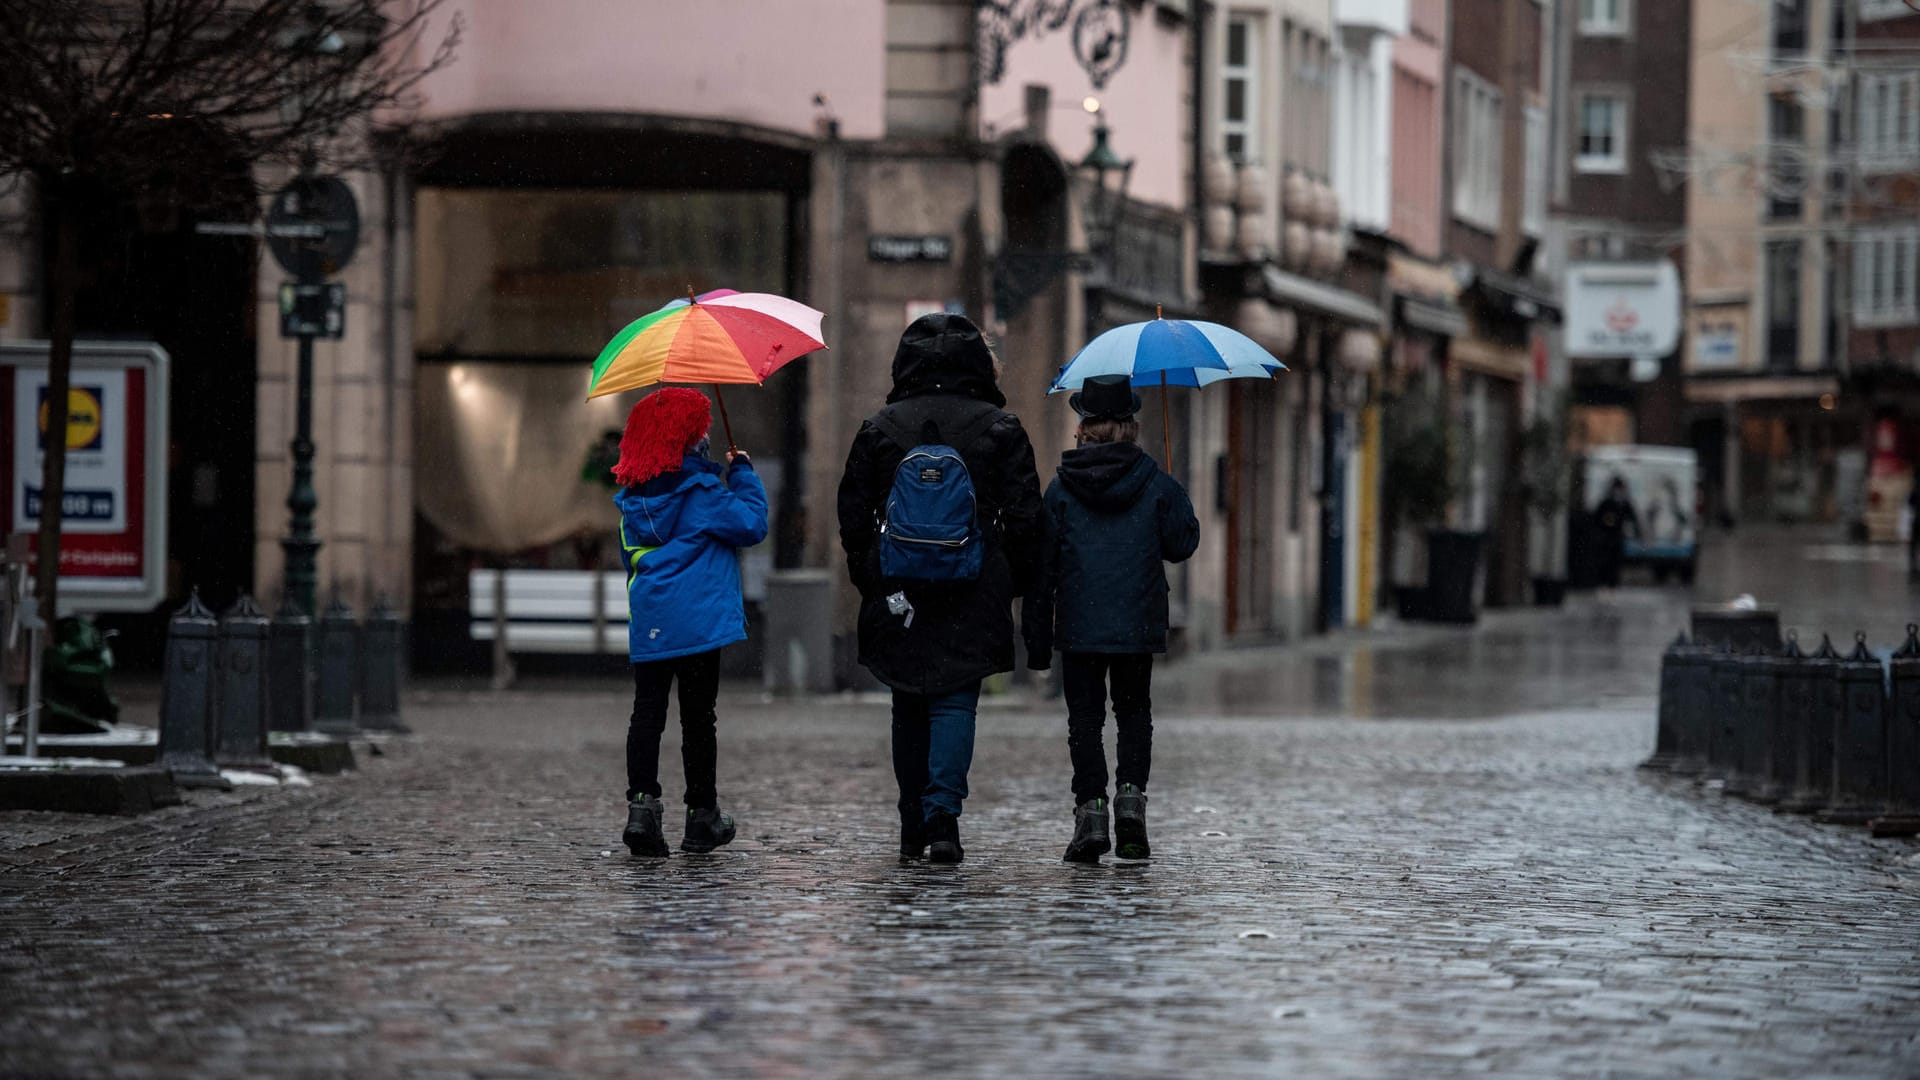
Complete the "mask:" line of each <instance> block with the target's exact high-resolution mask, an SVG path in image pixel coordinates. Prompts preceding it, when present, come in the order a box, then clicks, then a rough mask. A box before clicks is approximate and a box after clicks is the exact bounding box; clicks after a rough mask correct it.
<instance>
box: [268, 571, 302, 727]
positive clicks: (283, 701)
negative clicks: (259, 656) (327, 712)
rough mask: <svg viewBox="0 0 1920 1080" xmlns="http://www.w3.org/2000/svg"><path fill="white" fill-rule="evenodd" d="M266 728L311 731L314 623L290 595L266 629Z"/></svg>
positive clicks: (282, 602)
mask: <svg viewBox="0 0 1920 1080" xmlns="http://www.w3.org/2000/svg"><path fill="white" fill-rule="evenodd" d="M267 708H268V722H267V727H268V728H269V729H270V730H273V731H307V730H309V729H311V728H312V727H313V620H312V619H309V618H307V613H306V612H304V611H301V610H300V605H299V604H296V603H295V602H294V600H293V597H292V596H291V595H288V596H283V597H281V598H280V610H279V611H276V612H274V613H273V625H272V626H270V627H268V629H267Z"/></svg>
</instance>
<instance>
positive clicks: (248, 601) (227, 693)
mask: <svg viewBox="0 0 1920 1080" xmlns="http://www.w3.org/2000/svg"><path fill="white" fill-rule="evenodd" d="M218 656H219V659H218V661H217V662H216V663H215V664H214V671H215V673H216V674H215V678H216V683H215V686H216V689H215V692H214V702H215V705H214V717H215V723H214V760H215V761H218V762H219V763H220V764H222V765H235V766H240V767H242V768H248V769H270V768H272V767H273V759H272V758H271V757H270V756H269V755H268V753H267V693H268V691H267V616H266V613H265V612H263V611H261V610H260V609H259V608H258V607H257V606H255V605H254V602H253V598H252V597H251V596H248V595H247V594H245V593H241V594H240V598H239V599H238V600H235V601H234V604H233V607H231V608H228V609H227V613H226V615H225V617H223V618H222V619H221V620H220V645H219V654H218Z"/></svg>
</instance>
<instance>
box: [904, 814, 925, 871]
mask: <svg viewBox="0 0 1920 1080" xmlns="http://www.w3.org/2000/svg"><path fill="white" fill-rule="evenodd" d="M926 853H927V816H926V814H925V813H923V812H922V811H921V809H920V804H919V803H914V804H913V806H911V807H908V808H902V809H901V811H900V858H901V859H902V860H903V861H904V860H912V859H918V858H920V857H921V856H922V855H925V854H926Z"/></svg>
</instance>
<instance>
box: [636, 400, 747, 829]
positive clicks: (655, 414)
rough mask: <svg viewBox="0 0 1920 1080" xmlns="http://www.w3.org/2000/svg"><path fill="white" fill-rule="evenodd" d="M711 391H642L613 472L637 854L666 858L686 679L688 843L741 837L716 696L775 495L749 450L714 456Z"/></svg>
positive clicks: (741, 635)
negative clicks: (724, 804)
mask: <svg viewBox="0 0 1920 1080" xmlns="http://www.w3.org/2000/svg"><path fill="white" fill-rule="evenodd" d="M712 422H713V421H712V416H711V413H710V412H709V407H708V405H707V399H706V397H705V396H704V395H702V394H700V393H699V392H698V391H695V390H686V389H681V388H677V387H670V388H668V389H664V390H656V391H655V392H653V393H652V394H649V395H647V396H646V397H644V398H641V399H640V401H639V403H638V404H636V405H634V407H633V412H631V413H630V414H628V416H627V430H626V434H625V435H624V436H623V437H622V438H621V440H620V463H619V464H617V465H615V466H614V468H613V477H614V479H615V480H617V481H619V482H620V483H621V484H622V485H624V486H622V487H621V489H620V490H619V491H618V492H616V493H615V494H614V497H613V501H614V504H615V505H617V506H618V507H619V508H620V552H621V562H622V564H623V565H624V566H625V569H626V572H627V615H628V622H627V653H628V658H629V659H630V660H632V661H633V716H632V718H631V719H630V720H629V721H628V723H627V827H626V831H625V834H624V835H623V836H622V837H621V839H622V840H623V841H624V842H625V843H626V845H627V847H628V848H629V849H631V850H632V852H633V853H634V854H635V855H645V856H649V857H654V858H660V857H664V856H665V855H666V854H667V841H666V838H665V836H664V835H663V833H662V829H661V824H662V818H663V817H664V816H665V808H664V807H662V806H661V803H660V735H661V732H662V731H664V730H665V728H666V724H667V692H668V690H669V689H670V688H671V687H672V685H673V683H674V682H675V681H676V680H677V681H678V682H679V684H680V732H681V746H680V756H681V759H682V761H683V763H684V765H685V767H686V773H687V797H686V801H687V831H686V837H685V839H683V840H682V841H681V842H680V850H681V851H689V852H704V851H712V850H713V849H714V848H717V847H719V846H720V845H722V844H725V843H727V842H728V841H730V840H732V839H733V834H734V826H733V819H732V818H730V817H728V816H727V815H725V814H723V813H721V812H720V809H719V798H718V795H717V793H716V792H715V790H714V759H715V757H716V756H717V754H718V746H717V744H716V742H715V737H714V712H713V706H714V700H715V698H716V697H717V696H718V694H719V690H720V649H721V647H722V646H725V645H731V644H733V643H734V642H736V641H742V640H745V638H746V636H747V629H746V614H745V611H744V609H743V607H742V604H741V598H740V560H739V557H738V555H737V549H739V548H743V547H749V546H751V545H754V544H757V543H759V542H760V541H762V540H764V539H766V536H767V492H766V488H764V487H762V486H761V484H760V478H759V477H758V476H755V475H754V472H753V463H752V462H751V461H749V460H748V459H747V455H746V454H744V453H741V452H738V451H734V452H732V453H729V454H728V455H727V462H728V468H727V470H726V478H725V481H724V482H722V479H721V469H720V466H719V465H717V464H715V463H714V462H712V461H709V460H708V459H707V429H708V427H709V426H710V425H711V424H712Z"/></svg>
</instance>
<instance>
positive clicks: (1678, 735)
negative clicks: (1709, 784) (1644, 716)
mask: <svg viewBox="0 0 1920 1080" xmlns="http://www.w3.org/2000/svg"><path fill="white" fill-rule="evenodd" d="M1669 651H1670V652H1671V653H1672V654H1673V692H1674V710H1673V729H1674V758H1673V764H1672V765H1671V766H1670V769H1671V771H1672V772H1673V774H1674V775H1675V776H1698V775H1699V774H1700V773H1702V772H1705V771H1706V768H1707V742H1708V740H1709V739H1710V738H1711V737H1712V736H1711V734H1710V731H1709V726H1710V725H1711V724H1712V722H1713V655H1714V650H1713V649H1711V648H1709V647H1707V646H1705V645H1701V644H1699V643H1697V642H1695V643H1690V644H1686V645H1681V644H1680V643H1679V642H1675V647H1673V648H1671V649H1669Z"/></svg>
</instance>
